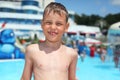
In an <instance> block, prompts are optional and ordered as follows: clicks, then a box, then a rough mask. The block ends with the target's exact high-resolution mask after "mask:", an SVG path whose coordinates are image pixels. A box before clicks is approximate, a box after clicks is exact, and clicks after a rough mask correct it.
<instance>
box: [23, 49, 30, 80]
mask: <svg viewBox="0 0 120 80" xmlns="http://www.w3.org/2000/svg"><path fill="white" fill-rule="evenodd" d="M31 76H32V60H31V54H30V51H29V49H26V53H25V66H24V70H23V74H22V77H21V80H31Z"/></svg>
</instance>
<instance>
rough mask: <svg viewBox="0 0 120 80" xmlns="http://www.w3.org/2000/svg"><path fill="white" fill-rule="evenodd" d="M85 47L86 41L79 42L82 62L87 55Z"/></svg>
mask: <svg viewBox="0 0 120 80" xmlns="http://www.w3.org/2000/svg"><path fill="white" fill-rule="evenodd" d="M85 49H86V45H85V42H79V45H78V54H79V56H80V58H81V61H82V62H83V61H84V58H85V55H86V50H85Z"/></svg>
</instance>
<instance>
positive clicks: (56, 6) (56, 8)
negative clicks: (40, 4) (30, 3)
mask: <svg viewBox="0 0 120 80" xmlns="http://www.w3.org/2000/svg"><path fill="white" fill-rule="evenodd" d="M51 12H53V13H58V14H59V15H60V16H61V15H62V14H65V16H66V22H68V11H67V9H66V8H65V6H64V5H62V4H61V3H57V2H51V3H50V4H48V5H47V6H46V8H45V10H44V13H43V19H44V17H45V15H47V14H49V13H51Z"/></svg>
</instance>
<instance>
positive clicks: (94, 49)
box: [90, 44, 96, 57]
mask: <svg viewBox="0 0 120 80" xmlns="http://www.w3.org/2000/svg"><path fill="white" fill-rule="evenodd" d="M95 51H96V46H95V44H93V45H92V46H91V47H90V57H94V56H95Z"/></svg>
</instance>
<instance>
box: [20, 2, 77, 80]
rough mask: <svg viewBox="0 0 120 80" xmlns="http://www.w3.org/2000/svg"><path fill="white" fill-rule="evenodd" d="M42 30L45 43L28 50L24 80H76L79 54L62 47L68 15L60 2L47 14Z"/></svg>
mask: <svg viewBox="0 0 120 80" xmlns="http://www.w3.org/2000/svg"><path fill="white" fill-rule="evenodd" d="M41 26H42V29H43V32H44V35H45V41H44V42H42V43H38V44H31V45H29V46H27V48H26V53H25V54H26V58H25V67H24V71H23V74H22V78H21V80H31V76H32V73H33V76H34V80H76V64H77V51H76V50H74V49H72V48H69V47H67V46H65V45H63V44H62V36H63V34H64V33H65V32H67V30H68V27H69V23H68V12H67V10H66V8H65V7H64V6H63V5H62V4H60V3H57V2H51V3H50V4H48V6H47V7H46V8H45V10H44V14H43V20H42V25H41Z"/></svg>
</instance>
